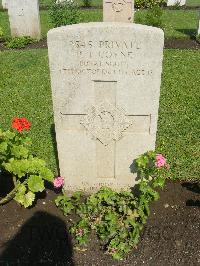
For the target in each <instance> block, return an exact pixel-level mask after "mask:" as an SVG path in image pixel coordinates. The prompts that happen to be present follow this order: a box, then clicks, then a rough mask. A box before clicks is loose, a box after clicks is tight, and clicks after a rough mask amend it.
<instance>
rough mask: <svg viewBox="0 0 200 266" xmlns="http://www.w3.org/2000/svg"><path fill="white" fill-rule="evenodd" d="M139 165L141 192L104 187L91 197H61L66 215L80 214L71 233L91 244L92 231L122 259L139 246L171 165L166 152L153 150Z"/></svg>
mask: <svg viewBox="0 0 200 266" xmlns="http://www.w3.org/2000/svg"><path fill="white" fill-rule="evenodd" d="M135 165H136V169H137V173H138V176H139V182H138V185H137V186H138V193H137V195H134V193H133V192H131V191H120V192H116V191H114V190H112V189H111V188H108V187H102V188H101V189H100V190H99V191H98V192H97V193H94V194H92V195H90V196H89V197H85V195H82V193H80V192H75V193H74V194H73V195H72V196H71V197H68V196H67V195H65V194H64V195H60V196H58V197H57V199H56V201H55V203H56V205H57V206H58V207H59V208H60V209H61V210H62V211H63V214H64V215H69V214H72V213H74V214H75V215H76V216H77V217H76V218H75V219H74V221H73V219H72V220H71V221H72V225H71V228H70V232H71V233H72V234H73V235H74V237H75V239H76V241H77V242H78V243H79V244H80V245H85V244H87V242H88V240H89V235H90V233H91V231H92V230H94V231H95V233H96V235H97V237H98V238H99V239H100V241H101V244H102V245H103V248H104V250H106V251H107V253H109V254H110V255H112V257H113V258H114V259H117V260H120V259H122V258H123V256H124V255H125V254H126V253H128V252H129V251H130V250H131V249H133V248H134V247H135V246H136V245H137V243H138V242H139V238H140V234H141V231H142V229H143V227H144V225H145V223H146V222H147V218H148V216H149V214H150V207H149V206H150V203H151V202H152V201H155V200H158V198H159V193H158V192H157V191H156V190H155V189H156V188H157V187H161V188H163V187H164V183H165V177H166V175H167V173H168V169H169V165H168V164H167V160H166V158H165V157H164V156H163V155H162V154H156V152H153V151H149V152H146V153H144V154H142V155H141V156H140V157H139V158H138V159H137V160H136V161H135ZM72 218H74V216H72Z"/></svg>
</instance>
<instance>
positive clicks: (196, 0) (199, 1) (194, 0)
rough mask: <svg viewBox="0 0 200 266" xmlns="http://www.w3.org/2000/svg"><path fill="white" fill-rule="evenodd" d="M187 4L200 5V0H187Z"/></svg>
mask: <svg viewBox="0 0 200 266" xmlns="http://www.w3.org/2000/svg"><path fill="white" fill-rule="evenodd" d="M186 6H199V7H200V0H186Z"/></svg>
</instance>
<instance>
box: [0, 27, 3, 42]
mask: <svg viewBox="0 0 200 266" xmlns="http://www.w3.org/2000/svg"><path fill="white" fill-rule="evenodd" d="M3 36H4V32H3V29H2V27H0V41H1V40H2V39H3Z"/></svg>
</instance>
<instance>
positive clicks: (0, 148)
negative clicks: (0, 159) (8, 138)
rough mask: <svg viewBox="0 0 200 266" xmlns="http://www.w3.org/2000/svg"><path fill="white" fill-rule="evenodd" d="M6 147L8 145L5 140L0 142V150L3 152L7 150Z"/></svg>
mask: <svg viewBox="0 0 200 266" xmlns="http://www.w3.org/2000/svg"><path fill="white" fill-rule="evenodd" d="M7 147H8V143H7V142H2V143H0V152H5V151H6V150H7Z"/></svg>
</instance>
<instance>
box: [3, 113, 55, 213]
mask: <svg viewBox="0 0 200 266" xmlns="http://www.w3.org/2000/svg"><path fill="white" fill-rule="evenodd" d="M28 130H30V122H29V121H28V120H27V119H26V118H14V119H13V121H12V129H11V130H8V131H5V132H4V131H2V130H1V129H0V170H1V175H5V176H8V178H12V180H13V186H14V188H13V189H12V191H11V192H10V193H9V194H8V195H7V196H6V197H4V198H2V199H0V205H1V204H4V203H6V202H7V201H9V200H10V199H12V198H14V200H15V201H17V202H19V203H20V204H21V205H23V206H24V207H25V208H27V207H29V206H31V205H32V204H33V201H34V200H35V193H37V192H42V191H43V190H44V189H45V180H46V181H50V182H53V173H52V172H51V170H49V169H48V168H47V166H46V163H45V162H44V161H43V160H41V159H39V158H38V157H36V156H33V155H32V154H30V151H29V147H30V145H31V139H30V138H29V137H28V136H27V131H28Z"/></svg>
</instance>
